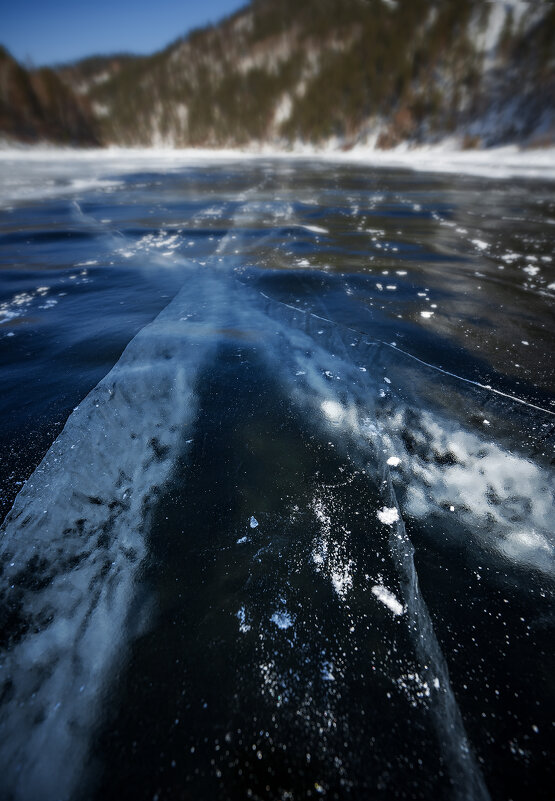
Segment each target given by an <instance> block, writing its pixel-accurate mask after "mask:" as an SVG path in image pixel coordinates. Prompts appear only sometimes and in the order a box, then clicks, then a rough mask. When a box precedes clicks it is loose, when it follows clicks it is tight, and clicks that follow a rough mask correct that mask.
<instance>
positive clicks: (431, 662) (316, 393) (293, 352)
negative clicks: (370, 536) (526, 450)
mask: <svg viewBox="0 0 555 801" xmlns="http://www.w3.org/2000/svg"><path fill="white" fill-rule="evenodd" d="M260 294H263V293H260ZM265 297H267V296H265ZM268 300H269V303H270V305H273V304H274V303H275V301H274V300H273V299H272V298H268ZM279 305H281V306H282V307H286V308H288V309H291V310H293V311H294V312H298V311H299V309H297V308H295V307H292V306H290V305H289V304H286V303H280V304H279ZM312 318H314V319H316V320H322V321H325V322H327V323H328V324H329V325H331V326H332V330H331V334H332V339H331V340H329V341H328V343H327V347H324V346H323V345H320V344H319V343H318V342H317V341H314V339H313V333H315V332H307V331H305V332H302V336H301V338H300V339H299V340H298V341H296V340H295V339H294V338H293V337H294V334H293V330H292V327H291V325H290V324H289V326H288V327H287V328H285V326H284V323H283V321H282V320H281V321H280V324H281V325H282V331H281V332H280V333H283V334H284V335H285V336H286V337H287V338H288V340H289V341H288V342H287V344H288V350H289V351H290V354H289V358H291V356H292V358H293V366H294V367H299V368H301V370H300V373H301V375H300V383H301V386H300V388H299V389H300V392H299V391H298V392H297V401H298V402H299V403H300V405H301V408H303V409H304V411H305V412H306V409H307V407H308V408H310V406H312V405H314V401H316V404H317V406H318V407H319V408H320V409H321V410H323V411H324V414H325V416H327V417H328V419H329V420H330V422H331V423H332V425H335V426H337V430H338V431H340V432H341V435H342V436H341V438H340V441H341V442H342V444H343V445H344V444H345V440H344V435H345V434H350V435H351V436H353V437H354V438H355V442H358V449H359V458H360V457H361V460H362V461H361V463H363V464H364V466H365V468H366V470H367V472H368V474H369V475H371V476H373V475H374V474H375V473H376V472H377V475H376V479H377V482H378V483H380V484H381V487H382V493H383V494H384V495H385V498H384V500H385V501H386V504H387V506H389V507H390V508H393V509H395V511H396V515H395V520H393V521H392V522H393V524H394V525H393V526H392V528H391V529H390V533H389V547H390V552H391V555H392V559H393V562H394V564H395V565H396V568H397V571H398V574H399V579H400V584H401V588H402V592H403V601H404V605H405V607H406V610H407V616H408V622H407V626H408V630H409V632H410V637H411V640H412V642H413V647H414V649H415V655H416V657H417V659H418V662H419V670H420V671H421V675H422V676H423V677H424V683H425V685H426V688H427V691H429V707H430V715H431V716H432V720H433V723H434V726H435V731H436V734H437V740H438V750H439V753H440V754H441V756H442V758H443V759H444V761H445V765H446V770H447V773H448V775H449V776H450V778H451V784H452V788H453V796H452V797H453V799H455V800H456V801H489V798H490V796H489V793H488V790H487V788H486V786H485V783H484V780H483V778H482V775H481V772H480V768H479V766H478V764H477V763H476V761H475V759H474V756H473V753H472V750H471V747H470V744H469V741H468V737H467V734H466V731H465V728H464V723H463V719H462V715H461V712H460V710H459V707H458V705H457V702H456V699H455V695H454V692H453V690H452V687H451V683H450V679H449V673H448V668H447V664H446V661H445V657H444V655H443V653H442V651H441V648H440V645H439V643H438V640H437V637H436V634H435V631H434V628H433V624H432V621H431V618H430V615H429V612H428V609H427V606H426V604H425V601H424V599H423V597H422V594H421V592H420V588H419V582H418V576H417V573H416V569H415V566H414V559H413V554H414V546H413V545H412V542H411V541H410V538H409V537H408V535H407V533H406V530H405V527H404V523H403V521H402V518H401V513H400V507H399V503H398V500H397V497H396V494H395V491H394V488H393V484H392V480H391V475H390V471H389V467H388V465H387V463H386V462H385V457H384V451H386V452H387V449H386V448H385V441H384V434H383V432H382V430H381V424H380V423H379V421H378V419H377V417H376V415H375V414H372V411H373V410H372V408H371V407H369V398H372V397H374V395H375V389H376V386H374V387H372V388H371V389H372V390H373V391H368V390H369V389H370V383H371V382H376V379H375V377H372V376H371V375H370V374H369V373H367V372H365V373H361V372H360V371H359V368H358V367H357V366H356V364H354V363H353V362H352V351H351V348H349V347H347V345H346V343H345V341H344V338H343V336H342V331H350V330H352V329H348V328H346V327H342V326H337V325H336V324H334V323H333V322H331V321H329V320H327V319H326V318H325V317H321V316H320V315H317V314H309V315H307V316H305V319H312ZM309 343H312V345H313V347H312V352H313V354H314V356H313V358H312V359H309V360H307V358H306V355H305V354H306V349H307V345H308V344H309ZM359 344H360V343H359ZM365 344H366V343H365ZM371 344H373V343H371ZM330 348H333V349H334V351H335V353H338V351H342V354H341V355H339V354H338V355H339V358H338V359H337V361H338V362H340V364H337V363H334V362H333V361H332V359H330V356H331V357H333V356H334V354H333V353H332V352H331V350H330ZM377 354H378V351H376V350H374V351H373V355H374V356H377ZM280 363H281V366H282V367H285V369H286V370H287V369H289V366H288V365H287V358H282V359H281V360H280ZM366 364H367V365H368V366H369V362H366ZM330 366H331V367H334V368H335V369H336V370H338V371H339V372H340V373H342V378H345V379H347V378H348V377H349V376H348V374H347V375H345V374H344V372H343V371H344V370H350V372H351V376H350V378H352V380H349V381H345V382H343V381H342V382H341V383H342V384H343V383H345V384H347V388H344V387H341V389H339V386H337V385H335V383H331V384H330V383H329V380H328V381H326V380H325V379H324V380H322V370H323V368H325V367H330ZM331 372H333V370H332V371H331ZM366 414H369V418H366V419H365V415H366ZM368 420H370V421H372V422H371V423H370V428H371V431H372V432H373V433H372V437H373V438H374V441H373V442H372V438H370V439H368V438H367V437H366V436H365V435H366V430H367V422H368ZM368 446H370V449H371V452H372V454H373V456H374V458H377V463H378V464H377V471H376V469H375V468H374V466H373V465H372V464H371V463H370V464H369V463H368V461H367V460H368ZM349 452H350V453H351V455H353V451H352V450H351V449H349ZM355 458H356V457H355ZM384 481H385V484H384V483H383V482H384Z"/></svg>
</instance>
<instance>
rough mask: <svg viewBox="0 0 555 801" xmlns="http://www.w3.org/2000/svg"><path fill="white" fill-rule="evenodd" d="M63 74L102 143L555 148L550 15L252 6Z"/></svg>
mask: <svg viewBox="0 0 555 801" xmlns="http://www.w3.org/2000/svg"><path fill="white" fill-rule="evenodd" d="M58 74H59V75H60V77H61V78H62V80H63V81H64V82H65V84H66V86H68V87H69V88H70V89H71V90H72V91H73V92H75V93H76V94H78V95H79V96H80V98H81V99H82V100H86V101H87V102H89V103H90V106H91V108H92V110H93V112H94V114H95V117H96V121H97V124H98V130H99V132H100V136H101V138H102V141H103V142H104V143H106V144H121V145H146V146H148V145H168V146H178V147H180V146H224V147H225V146H231V147H236V146H245V145H251V144H257V143H269V144H273V145H277V146H280V147H288V146H291V145H294V144H296V143H299V142H305V143H306V142H308V143H312V144H315V145H325V144H333V145H335V146H338V147H345V148H348V147H351V146H353V145H355V144H357V143H375V144H377V145H378V146H379V147H391V146H394V145H396V144H399V143H400V142H403V141H408V142H411V143H422V142H434V141H439V140H441V139H444V138H445V137H447V136H451V135H455V136H457V137H458V138H459V140H460V142H461V144H463V146H479V145H486V146H488V145H494V144H502V143H506V142H518V143H520V144H525V145H542V144H549V143H553V142H554V141H555V101H554V98H555V5H554V4H553V3H551V2H534V3H526V2H522V1H521V0H495V1H494V2H484V0H252V2H251V3H250V4H249V5H247V6H245V8H243V9H242V10H240V11H238V12H237V13H235V14H234V15H232V16H231V17H229V18H227V19H225V20H223V21H222V22H221V23H220V24H218V25H216V26H213V27H209V28H205V29H202V30H198V31H195V32H193V33H191V34H189V35H188V36H187V37H185V38H183V39H179V40H177V41H176V42H174V43H173V44H171V45H170V46H169V47H167V48H166V49H165V50H164V51H162V52H159V53H156V54H155V55H153V56H150V57H144V58H139V57H135V58H133V57H127V58H126V57H110V58H96V59H87V60H86V61H83V62H80V63H78V64H75V65H72V66H71V67H66V68H64V69H60V70H59V71H58Z"/></svg>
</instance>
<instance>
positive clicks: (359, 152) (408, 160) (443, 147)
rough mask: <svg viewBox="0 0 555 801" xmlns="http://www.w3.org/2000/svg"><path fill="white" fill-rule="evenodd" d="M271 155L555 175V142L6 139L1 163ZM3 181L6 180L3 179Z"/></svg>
mask: <svg viewBox="0 0 555 801" xmlns="http://www.w3.org/2000/svg"><path fill="white" fill-rule="evenodd" d="M267 158H276V159H295V160H296V159H299V160H307V159H308V160H316V161H326V162H330V163H331V162H334V163H339V164H341V163H344V164H352V163H357V164H364V165H365V166H367V167H376V168H399V169H410V170H416V171H421V172H435V173H451V174H459V175H475V176H482V177H487V178H495V179H507V178H535V179H543V180H549V181H555V146H551V147H545V148H534V149H521V148H519V147H518V146H517V145H508V146H504V147H497V148H489V149H476V150H462V149H461V148H459V147H457V146H456V144H455V143H453V142H445V143H442V144H439V145H424V146H419V147H409V146H408V145H406V144H404V145H401V146H399V147H397V148H394V149H391V150H378V149H376V148H374V147H372V146H367V145H360V146H356V147H354V148H352V149H350V150H341V149H338V148H337V147H332V146H329V147H324V148H317V147H314V146H312V145H300V146H298V147H295V148H293V149H291V150H285V149H279V148H275V147H271V146H269V145H268V146H266V145H262V146H257V147H250V148H245V149H231V148H229V149H209V148H189V149H177V148H122V147H107V148H91V149H81V148H71V147H58V146H49V145H44V144H42V145H7V144H4V145H1V144H0V164H1V163H6V162H26V163H36V162H43V163H44V162H60V161H63V162H64V163H68V162H71V163H73V164H74V165H76V164H78V163H82V164H92V163H98V164H104V165H110V166H111V165H112V164H113V165H114V166H115V165H116V164H117V167H118V169H122V170H124V171H127V170H128V169H131V168H133V167H134V165H135V164H136V163H140V164H141V165H143V166H144V164H156V165H160V166H163V167H170V168H171V167H178V166H179V165H181V164H186V163H191V162H204V163H205V162H218V161H219V162H224V161H236V160H241V159H244V160H259V159H267ZM1 183H2V182H1V181H0V184H1Z"/></svg>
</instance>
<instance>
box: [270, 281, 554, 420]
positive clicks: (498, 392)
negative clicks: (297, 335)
mask: <svg viewBox="0 0 555 801" xmlns="http://www.w3.org/2000/svg"><path fill="white" fill-rule="evenodd" d="M258 291H259V292H260V294H261V295H262V296H263V297H264V298H266V300H270V301H272V302H273V303H279V304H281V305H282V306H286V307H287V308H288V309H291V310H292V311H295V312H301V313H302V314H306V315H310V316H311V317H315V318H316V319H317V320H322V321H323V322H326V323H330V325H336V326H338V327H341V328H343V329H344V330H345V331H351V332H352V333H353V334H356V335H357V336H360V337H367V338H370V339H372V340H373V342H368V343H367V344H368V345H385V347H386V348H390V349H391V350H393V351H395V352H396V353H402V354H403V356H407V357H408V358H409V359H413V360H414V361H416V362H419V364H422V365H424V367H429V368H430V369H431V370H435V371H436V372H438V373H443V375H447V376H449V377H450V378H455V379H457V380H458V381H464V382H465V383H466V384H471V385H473V386H475V387H478V389H484V390H486V391H487V392H493V393H495V394H496V395H500V396H501V397H503V398H507V399H508V400H511V401H514V402H515V403H521V404H522V405H523V406H528V407H529V408H530V409H535V410H536V411H538V412H543V413H544V414H550V415H552V416H554V417H555V412H554V411H551V410H550V409H545V408H544V407H543V406H537V405H536V404H535V403H530V401H525V400H524V399H523V398H519V397H518V396H516V395H511V394H509V393H508V392H503V391H502V390H500V389H495V388H494V387H492V386H490V385H489V384H481V383H480V382H479V381H473V380H472V379H471V378H465V377H464V376H461V375H457V374H456V373H451V372H449V370H445V369H443V367H438V366H437V365H435V364H430V363H429V362H425V361H424V360H423V359H420V358H419V357H418V356H414V355H413V354H412V353H409V352H408V351H406V350H403V349H402V348H398V347H397V346H396V345H392V344H391V343H390V342H385V340H383V339H376V338H375V337H373V336H372V335H371V334H367V333H364V332H363V331H359V330H358V329H356V328H351V327H350V326H347V325H343V324H342V323H337V322H335V321H334V320H330V319H329V318H328V317H322V316H321V315H319V314H316V313H315V312H312V311H308V310H307V309H301V308H299V307H298V306H292V305H291V304H289V303H285V301H283V300H276V299H275V298H272V297H270V296H269V295H266V294H265V293H264V292H262V290H258Z"/></svg>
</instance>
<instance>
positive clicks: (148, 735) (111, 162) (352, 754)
mask: <svg viewBox="0 0 555 801" xmlns="http://www.w3.org/2000/svg"><path fill="white" fill-rule="evenodd" d="M0 170H1V171H2V178H1V179H0V270H1V283H0V359H1V364H2V390H3V391H2V395H1V398H0V403H1V412H2V430H1V445H2V457H3V458H2V462H1V465H0V493H1V494H0V501H1V504H2V516H6V517H5V521H4V524H3V527H2V544H1V550H0V555H1V556H0V558H1V567H2V580H1V584H0V630H1V641H0V642H1V652H0V797H1V798H6V799H17V800H18V801H36V799H41V801H42V799H44V801H57V800H58V799H68V800H71V801H73V799H75V800H77V799H79V801H81V799H87V801H88V800H89V799H90V801H93V799H94V800H95V801H96V799H98V800H100V799H114V801H115V799H118V800H121V799H133V801H141V800H142V799H145V801H146V800H147V799H148V800H149V801H150V800H151V799H159V801H162V800H163V799H203V800H204V799H206V801H216V800H217V799H222V801H223V799H233V801H236V800H237V801H239V799H241V800H242V799H245V798H252V799H264V800H265V801H266V799H280V801H281V800H282V799H283V801H285V799H291V800H292V799H307V798H328V799H347V798H352V799H357V801H358V800H359V799H384V801H385V800H388V801H389V799H422V800H424V799H426V800H427V799H431V798H434V799H453V800H454V801H459V800H460V801H463V799H464V800H466V799H479V800H481V799H488V798H491V799H494V801H496V800H497V799H499V801H501V800H503V801H505V800H506V799H513V800H514V801H518V800H519V799H526V800H527V801H529V799H534V800H535V801H536V800H538V801H539V800H540V799H548V798H551V793H552V787H553V780H554V778H555V777H554V771H553V764H552V758H551V755H550V751H551V749H552V745H553V722H552V721H553V711H554V693H555V679H554V678H553V677H554V676H555V660H554V654H553V640H554V608H553V590H554V589H555V548H554V545H555V543H554V530H555V526H554V523H555V515H554V494H553V490H554V485H553V478H554V471H553V444H554V439H555V438H554V423H555V398H554V395H553V387H554V384H555V382H554V373H555V361H554V359H553V310H554V306H555V264H554V263H553V261H552V259H553V233H554V231H555V228H554V226H555V197H554V194H553V186H554V184H553V183H552V182H551V181H542V180H541V179H534V180H529V179H527V178H524V177H520V178H519V177H517V178H514V177H513V178H511V179H510V180H508V179H504V180H503V179H499V178H492V177H489V178H488V177H478V176H470V175H466V176H465V175H443V174H438V173H426V172H420V173H413V172H410V171H409V170H407V169H403V168H401V167H398V168H396V169H393V168H391V167H390V168H386V167H381V168H377V167H370V166H364V165H361V164H354V163H353V164H348V163H342V164H339V163H334V162H333V161H332V160H328V161H318V160H310V159H306V160H301V159H295V160H287V159H271V158H257V159H248V160H245V159H239V160H238V159H231V158H226V157H224V156H220V157H219V158H218V159H217V160H210V159H209V158H206V159H197V160H195V161H192V160H190V161H187V160H186V159H180V160H176V161H175V162H172V161H171V159H168V158H165V159H155V158H151V159H147V158H143V159H139V158H136V159H132V158H129V157H127V158H126V159H124V160H119V159H118V157H117V155H115V154H106V155H105V156H102V157H98V156H97V157H95V158H94V159H93V158H78V157H73V156H71V155H70V154H67V155H65V156H57V155H56V154H52V155H51V156H50V157H49V158H38V157H30V158H29V159H25V158H23V157H21V156H19V157H17V158H16V157H10V156H9V155H4V156H2V157H0ZM12 506H13V508H12ZM10 510H11V511H10Z"/></svg>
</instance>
